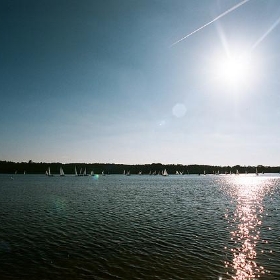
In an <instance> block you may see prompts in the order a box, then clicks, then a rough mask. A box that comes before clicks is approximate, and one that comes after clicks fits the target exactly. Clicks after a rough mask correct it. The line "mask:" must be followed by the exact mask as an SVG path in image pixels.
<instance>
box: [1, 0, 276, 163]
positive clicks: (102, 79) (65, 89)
mask: <svg viewBox="0 0 280 280" xmlns="http://www.w3.org/2000/svg"><path fill="white" fill-rule="evenodd" d="M241 2H242V1H240V0H188V1H185V0H141V1H139V0H40V1H38V0H25V1H22V0H13V1H10V0H1V1H0V26H1V28H0V42H1V43H0V78H1V82H0V97H1V102H0V147H1V149H0V160H10V161H17V162H21V161H29V160H33V161H34V162H62V163H70V162H85V163H95V162H99V163H124V164H149V163H163V164H186V165H188V164H209V165H236V164H240V165H258V164H262V165H271V166H278V165H280V148H279V144H280V129H279V120H280V106H279V105H280V91H279V89H280V78H279V77H280V51H279V45H280V24H279V21H280V1H279V0H250V1H244V3H243V4H242V5H240V6H239V7H237V8H236V9H232V10H231V11H230V12H229V13H227V14H225V15H224V16H221V17H219V16H220V15H222V14H223V13H224V12H226V11H228V10H229V9H231V8H232V7H234V6H236V5H238V4H239V3H241ZM217 17H218V19H217V20H215V18H217ZM211 21H213V22H212V23H211V24H208V25H207V23H210V22H211ZM204 25H206V26H205V27H204V28H201V29H200V30H199V31H198V32H196V33H194V34H192V35H190V36H188V37H187V38H185V39H184V40H181V41H180V42H178V43H176V42H177V41H178V40H180V39H182V38H184V37H185V36H187V35H188V34H191V33H192V32H194V31H195V30H197V29H199V28H200V27H202V26H204Z"/></svg>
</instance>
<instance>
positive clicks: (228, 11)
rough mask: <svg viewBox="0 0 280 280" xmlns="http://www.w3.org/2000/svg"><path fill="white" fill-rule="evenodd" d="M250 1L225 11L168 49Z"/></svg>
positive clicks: (247, 0)
mask: <svg viewBox="0 0 280 280" xmlns="http://www.w3.org/2000/svg"><path fill="white" fill-rule="evenodd" d="M249 1H250V0H244V1H242V2H240V3H238V4H237V5H235V6H233V7H232V8H230V9H228V10H227V11H225V12H223V13H222V14H220V15H219V16H217V17H216V18H214V19H213V20H211V21H210V22H208V23H206V24H204V25H203V26H201V27H199V28H198V29H196V30H194V31H193V32H191V33H189V34H188V35H186V36H185V37H183V38H181V39H180V40H178V41H176V42H175V43H173V44H172V45H170V48H171V47H173V46H175V45H176V44H178V43H179V42H181V41H183V40H185V39H187V38H188V37H190V36H191V35H193V34H195V33H196V32H198V31H199V30H201V29H203V28H204V27H206V26H208V25H209V24H211V23H213V22H215V21H216V20H218V19H220V18H222V17H224V16H225V15H227V14H228V13H230V12H232V11H234V10H235V9H237V8H239V7H240V6H242V5H244V4H245V3H247V2H249Z"/></svg>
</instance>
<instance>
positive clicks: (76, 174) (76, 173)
mask: <svg viewBox="0 0 280 280" xmlns="http://www.w3.org/2000/svg"><path fill="white" fill-rule="evenodd" d="M75 176H78V172H77V168H76V166H75Z"/></svg>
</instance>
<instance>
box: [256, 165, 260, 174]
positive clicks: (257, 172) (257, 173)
mask: <svg viewBox="0 0 280 280" xmlns="http://www.w3.org/2000/svg"><path fill="white" fill-rule="evenodd" d="M256 175H257V176H258V175H259V172H258V168H257V167H256Z"/></svg>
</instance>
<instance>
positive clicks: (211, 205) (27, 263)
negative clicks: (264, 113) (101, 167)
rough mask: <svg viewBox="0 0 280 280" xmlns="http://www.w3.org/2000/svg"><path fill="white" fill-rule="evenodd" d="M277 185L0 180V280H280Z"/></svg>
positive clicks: (242, 178)
mask: <svg viewBox="0 0 280 280" xmlns="http://www.w3.org/2000/svg"><path fill="white" fill-rule="evenodd" d="M279 207H280V177H279V175H278V174H275V175H273V174H270V175H260V176H255V175H249V174H248V175H227V176H221V175H220V176H215V175H206V176H198V175H183V176H175V175H174V176H169V177H163V176H149V175H142V176H140V175H132V176H124V175H109V176H100V177H99V178H97V177H91V176H89V177H74V176H66V177H59V176H57V177H46V176H43V175H13V179H11V175H0V213H1V220H0V222H1V225H0V278H1V279H28V280H30V279H218V280H220V279H238V280H241V279H280V213H279Z"/></svg>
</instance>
